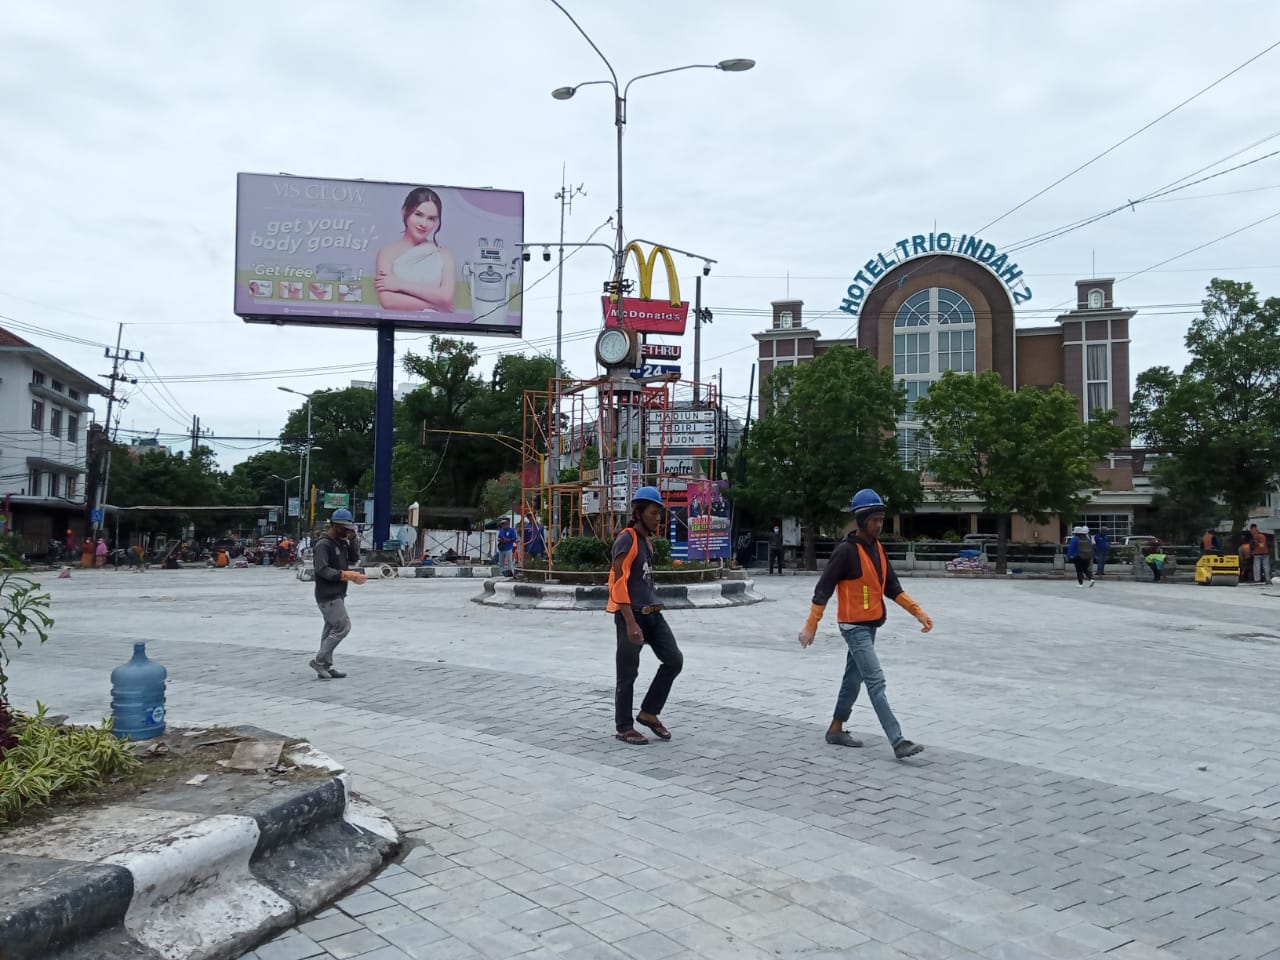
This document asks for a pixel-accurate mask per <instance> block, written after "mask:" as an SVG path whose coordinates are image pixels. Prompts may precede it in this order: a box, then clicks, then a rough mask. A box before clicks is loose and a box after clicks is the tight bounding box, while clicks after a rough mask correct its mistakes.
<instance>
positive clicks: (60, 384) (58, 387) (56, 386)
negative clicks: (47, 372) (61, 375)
mask: <svg viewBox="0 0 1280 960" xmlns="http://www.w3.org/2000/svg"><path fill="white" fill-rule="evenodd" d="M51 386H52V387H53V389H55V390H57V391H58V392H59V393H62V391H64V390H66V389H67V385H66V384H65V383H63V382H62V381H61V380H55V381H53V383H52V384H51Z"/></svg>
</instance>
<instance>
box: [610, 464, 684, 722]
mask: <svg viewBox="0 0 1280 960" xmlns="http://www.w3.org/2000/svg"><path fill="white" fill-rule="evenodd" d="M663 508H664V504H663V502H662V494H661V493H660V492H659V491H658V488H657V487H640V488H639V489H638V490H636V492H635V493H634V494H633V495H632V497H631V522H630V523H629V524H627V526H626V527H625V528H623V530H622V532H621V533H620V534H618V537H617V539H616V540H614V542H613V554H612V556H613V561H612V563H611V564H610V566H609V603H608V605H607V607H606V609H607V610H609V611H610V612H611V613H612V614H613V622H614V626H615V627H616V629H617V635H618V637H617V639H618V644H617V653H616V656H615V657H614V663H615V666H616V669H617V674H618V682H617V685H616V686H615V688H614V721H615V726H616V728H617V732H616V733H615V734H614V736H615V737H616V738H617V739H618V740H621V741H622V742H623V743H630V744H636V745H639V744H645V743H648V742H649V738H648V737H646V736H645V735H644V734H642V733H640V731H638V730H637V729H636V728H635V725H636V724H637V723H639V724H641V725H642V726H645V727H648V728H649V729H650V730H652V731H653V733H654V736H656V737H657V738H658V739H659V740H670V739H671V731H670V730H668V729H667V728H666V727H665V726H664V725H663V723H662V721H661V720H660V719H659V718H658V717H659V714H661V713H662V708H663V707H665V706H666V704H667V697H668V696H669V695H670V694H671V684H672V683H673V682H675V679H676V677H678V676H679V675H680V671H681V669H682V668H683V667H684V655H683V654H682V653H681V652H680V647H679V646H678V645H677V644H676V638H675V636H674V635H673V634H672V633H671V628H670V627H669V626H667V621H666V620H665V619H664V618H663V616H662V604H660V603H659V602H658V594H657V592H656V591H655V590H654V588H653V546H652V543H651V540H652V538H653V537H655V536H657V535H658V533H659V532H660V531H661V530H662V511H663ZM645 644H648V645H649V648H650V649H651V650H652V651H653V652H654V654H655V655H656V656H657V658H658V660H659V661H660V665H659V667H658V672H657V673H656V674H655V675H654V678H653V682H652V683H651V684H649V692H648V693H646V694H645V695H644V700H643V701H641V703H640V712H639V713H638V714H634V715H633V714H632V710H633V709H634V697H635V683H636V675H637V674H638V673H639V672H640V651H641V650H642V649H643V648H644V646H645Z"/></svg>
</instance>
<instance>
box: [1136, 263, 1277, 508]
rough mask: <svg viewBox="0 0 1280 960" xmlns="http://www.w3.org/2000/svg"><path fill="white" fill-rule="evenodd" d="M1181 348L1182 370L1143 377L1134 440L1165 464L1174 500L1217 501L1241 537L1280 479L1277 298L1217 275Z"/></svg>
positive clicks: (1155, 370) (1158, 370) (1164, 477)
mask: <svg viewBox="0 0 1280 960" xmlns="http://www.w3.org/2000/svg"><path fill="white" fill-rule="evenodd" d="M1184 342H1185V344H1186V347H1187V350H1188V351H1189V352H1190V354H1191V362H1190V363H1188V364H1187V366H1186V367H1185V368H1184V369H1183V371H1182V372H1181V373H1176V372H1174V371H1173V370H1171V369H1170V368H1169V367H1152V368H1151V369H1149V370H1145V371H1143V372H1142V373H1141V374H1139V376H1138V381H1137V387H1136V389H1135V391H1134V396H1133V406H1132V422H1133V431H1134V435H1135V437H1136V438H1138V439H1140V440H1141V441H1142V442H1144V443H1146V444H1147V445H1148V446H1150V447H1154V448H1157V449H1158V450H1159V451H1160V452H1161V453H1163V454H1164V455H1165V456H1166V457H1167V458H1168V460H1166V461H1165V462H1163V463H1161V464H1160V466H1159V467H1158V468H1157V474H1158V476H1159V477H1160V479H1161V482H1162V483H1165V484H1172V485H1169V486H1166V493H1167V494H1168V495H1170V496H1177V497H1188V498H1190V499H1192V500H1193V501H1200V502H1203V501H1204V500H1206V499H1209V498H1218V499H1220V500H1221V501H1222V502H1223V504H1224V505H1225V507H1226V511H1225V512H1226V513H1227V515H1228V516H1230V517H1231V520H1232V523H1233V526H1234V528H1235V530H1237V531H1239V530H1240V529H1241V528H1242V527H1243V526H1244V524H1245V522H1246V521H1247V520H1248V518H1249V510H1250V508H1251V507H1253V506H1255V505H1257V504H1259V503H1263V502H1265V500H1266V495H1267V493H1268V491H1269V490H1270V489H1271V488H1272V487H1273V486H1274V484H1275V481H1276V477H1277V475H1280V443H1277V439H1276V437H1277V429H1280V298H1276V297H1271V298H1269V299H1267V300H1266V301H1265V302H1260V301H1259V299H1258V295H1257V293H1256V292H1255V291H1254V289H1253V284H1251V283H1236V282H1233V281H1230V280H1221V279H1215V280H1213V281H1211V282H1210V283H1209V286H1208V288H1207V291H1206V296H1205V300H1204V303H1203V312H1202V314H1201V316H1200V317H1199V318H1197V319H1196V320H1195V321H1193V322H1192V324H1191V326H1190V328H1189V329H1188V331H1187V335H1186V337H1185V339H1184Z"/></svg>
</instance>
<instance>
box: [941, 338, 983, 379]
mask: <svg viewBox="0 0 1280 960" xmlns="http://www.w3.org/2000/svg"><path fill="white" fill-rule="evenodd" d="M976 337H977V331H976V330H942V331H940V332H939V333H938V371H939V372H941V371H943V370H954V371H956V372H957V373H973V372H974V358H975V353H976V351H975V343H974V341H975V338H976Z"/></svg>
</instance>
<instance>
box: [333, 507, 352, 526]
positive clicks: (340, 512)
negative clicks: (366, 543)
mask: <svg viewBox="0 0 1280 960" xmlns="http://www.w3.org/2000/svg"><path fill="white" fill-rule="evenodd" d="M329 522H330V523H337V524H341V525H342V526H344V527H354V526H355V525H356V518H355V517H353V516H352V515H351V511H350V510H348V509H347V508H346V507H340V508H339V509H337V510H335V511H333V516H332V517H330V518H329Z"/></svg>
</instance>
